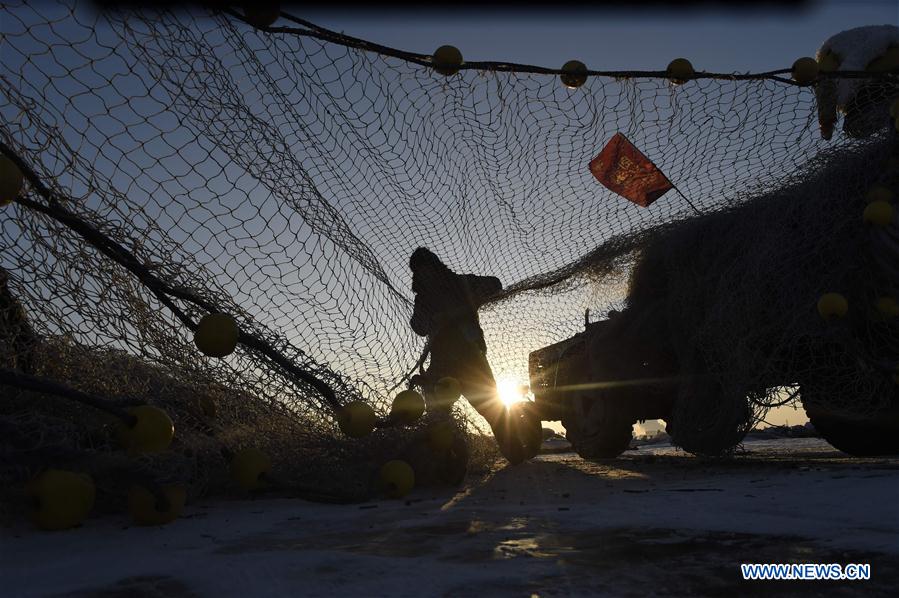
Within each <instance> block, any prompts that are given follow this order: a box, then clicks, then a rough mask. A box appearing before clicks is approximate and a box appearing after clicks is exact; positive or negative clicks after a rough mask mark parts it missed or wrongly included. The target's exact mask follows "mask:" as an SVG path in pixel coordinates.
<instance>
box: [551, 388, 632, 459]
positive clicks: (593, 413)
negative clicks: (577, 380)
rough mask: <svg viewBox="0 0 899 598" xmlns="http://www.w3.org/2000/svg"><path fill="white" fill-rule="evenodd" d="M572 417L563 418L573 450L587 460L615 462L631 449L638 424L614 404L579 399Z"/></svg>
mask: <svg viewBox="0 0 899 598" xmlns="http://www.w3.org/2000/svg"><path fill="white" fill-rule="evenodd" d="M572 402H573V405H572V407H573V409H571V411H572V412H571V413H570V415H568V416H567V417H565V418H563V419H562V425H563V426H565V435H566V437H567V438H568V441H569V442H570V443H571V446H572V448H574V450H575V451H577V454H578V455H580V456H581V457H583V458H584V459H588V460H593V459H612V458H615V457H617V456H618V455H620V454H621V453H623V452H624V451H626V450H627V448H628V447H629V446H630V443H631V439H632V438H633V428H634V422H633V421H631V420H630V419H629V418H627V417H625V416H623V415H622V414H620V413H619V412H618V411H617V410H616V409H615V405H614V403H610V402H609V401H604V400H603V399H602V398H600V397H590V396H587V397H578V398H576V399H574V400H573V401H572Z"/></svg>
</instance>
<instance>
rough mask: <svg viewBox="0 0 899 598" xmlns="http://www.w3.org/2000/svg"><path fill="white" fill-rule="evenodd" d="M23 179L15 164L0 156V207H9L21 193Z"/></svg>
mask: <svg viewBox="0 0 899 598" xmlns="http://www.w3.org/2000/svg"><path fill="white" fill-rule="evenodd" d="M23 182H24V177H23V176H22V171H21V170H19V167H18V166H16V163H15V162H13V161H12V160H10V159H9V158H7V157H6V156H3V155H0V207H2V206H6V205H9V204H11V203H12V202H13V200H14V199H15V198H16V197H18V196H19V193H20V192H21V191H22V183H23Z"/></svg>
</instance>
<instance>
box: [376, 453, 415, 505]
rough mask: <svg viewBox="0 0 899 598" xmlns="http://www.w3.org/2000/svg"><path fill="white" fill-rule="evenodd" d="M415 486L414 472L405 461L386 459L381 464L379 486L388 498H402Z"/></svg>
mask: <svg viewBox="0 0 899 598" xmlns="http://www.w3.org/2000/svg"><path fill="white" fill-rule="evenodd" d="M413 486H415V472H414V471H413V470H412V467H411V466H410V465H409V464H408V463H406V462H405V461H400V460H394V461H388V462H387V463H385V464H384V465H382V466H381V487H382V488H383V489H384V493H385V494H387V496H389V497H390V498H402V497H404V496H406V495H407V494H409V492H410V491H411V490H412V487H413Z"/></svg>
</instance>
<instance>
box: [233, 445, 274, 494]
mask: <svg viewBox="0 0 899 598" xmlns="http://www.w3.org/2000/svg"><path fill="white" fill-rule="evenodd" d="M271 472H272V461H271V459H269V457H268V455H266V454H265V453H263V452H262V451H260V450H259V449H257V448H252V447H250V448H245V449H241V450H239V451H237V453H235V454H234V457H233V458H232V459H231V479H232V480H234V481H235V482H237V485H238V486H240V487H241V488H243V489H244V490H248V491H249V490H258V489H259V488H262V487H263V486H265V484H266V480H265V478H266V476H268V475H269V474H271Z"/></svg>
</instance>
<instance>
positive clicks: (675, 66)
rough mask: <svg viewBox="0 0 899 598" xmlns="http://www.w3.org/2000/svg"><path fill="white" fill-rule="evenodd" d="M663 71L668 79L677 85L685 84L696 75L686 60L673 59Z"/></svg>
mask: <svg viewBox="0 0 899 598" xmlns="http://www.w3.org/2000/svg"><path fill="white" fill-rule="evenodd" d="M665 71H666V73H667V75H668V79H670V80H671V82H672V83H676V84H678V85H680V84H682V83H686V82H687V80H688V79H689V78H690V77H692V76H693V75H695V74H696V71H694V70H693V65H692V64H690V61H689V60H687V59H686V58H675V59H674V60H672V61H671V62H670V63H668V68H667V69H665Z"/></svg>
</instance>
